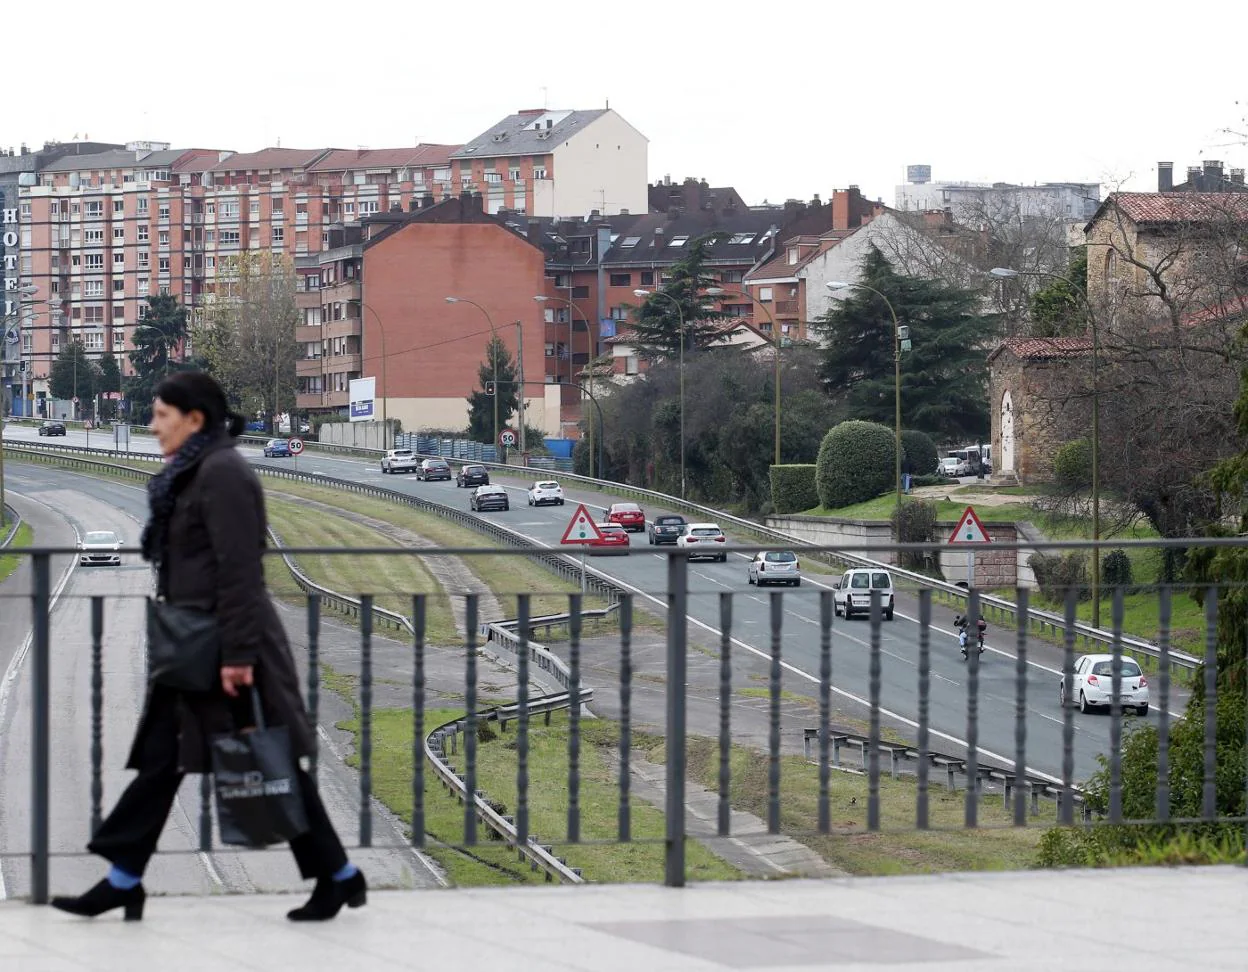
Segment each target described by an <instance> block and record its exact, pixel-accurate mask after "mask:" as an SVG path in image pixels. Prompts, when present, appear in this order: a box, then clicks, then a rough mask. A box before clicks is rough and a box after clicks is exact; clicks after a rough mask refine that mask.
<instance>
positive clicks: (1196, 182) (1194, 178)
mask: <svg viewBox="0 0 1248 972" xmlns="http://www.w3.org/2000/svg"><path fill="white" fill-rule="evenodd" d="M1204 184H1205V180H1204V178H1203V177H1202V176H1201V174H1200V166H1198V165H1189V166H1188V167H1187V188H1188V189H1189V190H1191V189H1203V188H1204Z"/></svg>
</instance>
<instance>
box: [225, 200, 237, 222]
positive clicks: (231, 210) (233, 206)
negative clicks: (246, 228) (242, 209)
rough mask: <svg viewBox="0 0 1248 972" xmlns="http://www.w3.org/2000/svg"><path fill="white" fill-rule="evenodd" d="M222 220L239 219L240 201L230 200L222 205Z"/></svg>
mask: <svg viewBox="0 0 1248 972" xmlns="http://www.w3.org/2000/svg"><path fill="white" fill-rule="evenodd" d="M221 218H222V219H238V200H237V199H229V200H224V201H222V203H221Z"/></svg>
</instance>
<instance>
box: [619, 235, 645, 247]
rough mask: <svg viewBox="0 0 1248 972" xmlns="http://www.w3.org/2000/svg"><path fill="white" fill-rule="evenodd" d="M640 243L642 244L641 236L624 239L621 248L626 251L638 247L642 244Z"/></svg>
mask: <svg viewBox="0 0 1248 972" xmlns="http://www.w3.org/2000/svg"><path fill="white" fill-rule="evenodd" d="M640 242H641V237H640V236H626V237H624V239H623V240H622V241H621V242H620V246H621V247H623V248H625V249H628V248H629V247H633V246H636V245H637V244H638V243H640Z"/></svg>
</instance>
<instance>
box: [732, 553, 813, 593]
mask: <svg viewBox="0 0 1248 972" xmlns="http://www.w3.org/2000/svg"><path fill="white" fill-rule="evenodd" d="M745 575H746V580H747V581H749V582H750V583H751V584H757V585H758V586H759V587H762V586H763V585H764V584H792V585H793V586H794V587H801V586H802V568H801V564H800V563H799V562H798V559H797V554H795V553H794V552H793V551H792V550H767V551H759V552H758V553H756V554H755V555H754V559H753V560H751V561H750V565H749V566H748V567H746V569H745Z"/></svg>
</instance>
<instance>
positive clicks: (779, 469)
mask: <svg viewBox="0 0 1248 972" xmlns="http://www.w3.org/2000/svg"><path fill="white" fill-rule="evenodd" d="M771 505H772V508H773V509H774V510H775V512H776V513H778V514H781V515H783V514H785V513H804V512H805V511H806V510H809V509H812V508H814V507H816V506H818V505H819V491H818V490H817V489H815V465H814V463H794V464H792V465H785V466H772V467H771Z"/></svg>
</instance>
